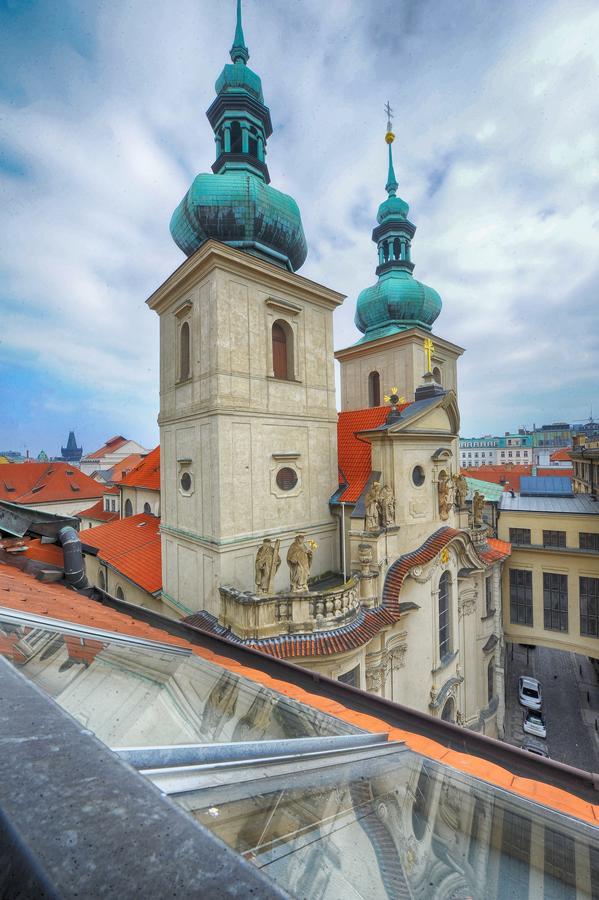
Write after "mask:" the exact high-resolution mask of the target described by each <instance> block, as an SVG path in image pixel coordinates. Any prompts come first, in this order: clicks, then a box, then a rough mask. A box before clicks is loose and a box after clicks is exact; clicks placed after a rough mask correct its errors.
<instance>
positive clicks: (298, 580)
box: [287, 534, 316, 593]
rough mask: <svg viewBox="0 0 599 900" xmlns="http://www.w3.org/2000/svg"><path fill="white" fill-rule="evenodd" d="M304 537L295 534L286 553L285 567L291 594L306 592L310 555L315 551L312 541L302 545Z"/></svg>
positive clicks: (310, 563) (310, 561)
mask: <svg viewBox="0 0 599 900" xmlns="http://www.w3.org/2000/svg"><path fill="white" fill-rule="evenodd" d="M304 537H305V536H304V535H303V534H296V536H295V538H294V539H293V543H292V544H291V547H290V548H289V550H288V551H287V565H288V566H289V580H290V582H291V590H292V592H293V593H299V592H301V591H307V590H308V578H309V577H310V566H311V565H312V554H313V551H314V550H315V549H316V547H315V544H314V541H309V542H308V546H306V544H305V543H304Z"/></svg>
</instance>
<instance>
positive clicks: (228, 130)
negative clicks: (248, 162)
mask: <svg viewBox="0 0 599 900" xmlns="http://www.w3.org/2000/svg"><path fill="white" fill-rule="evenodd" d="M223 131H224V135H225V153H230V152H231V126H230V125H225V127H224V129H223Z"/></svg>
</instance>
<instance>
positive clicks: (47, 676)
mask: <svg viewBox="0 0 599 900" xmlns="http://www.w3.org/2000/svg"><path fill="white" fill-rule="evenodd" d="M15 618H16V617H15V616H11V615H6V616H2V614H0V653H1V654H2V655H4V656H5V657H6V658H7V659H8V660H9V661H11V662H12V663H13V664H14V665H15V666H16V667H17V668H18V669H19V670H20V671H21V672H22V673H23V674H24V675H26V676H27V677H28V678H30V679H31V680H32V681H34V682H35V683H36V684H38V685H39V686H40V687H41V688H43V690H45V691H46V692H47V693H48V694H49V695H50V696H51V697H53V698H54V699H55V700H56V701H57V702H58V703H59V704H60V706H61V707H63V709H65V710H66V711H67V712H69V713H70V714H71V715H72V716H73V717H74V718H75V719H77V721H79V722H81V724H82V725H84V726H85V727H86V728H89V729H90V731H92V732H94V734H96V736H97V737H98V738H100V740H102V741H104V742H105V743H106V744H108V746H110V747H148V746H151V747H153V746H156V745H178V744H201V743H203V744H207V743H217V742H220V743H227V742H237V741H250V740H251V741H262V740H281V739H289V738H303V737H315V736H320V735H336V734H351V733H354V732H356V731H357V729H355V728H353V727H352V726H351V725H348V724H346V723H345V722H342V721H340V720H338V719H335V718H334V717H333V716H329V715H326V714H325V713H321V712H319V711H318V710H315V709H312V708H311V707H308V706H305V705H302V704H301V703H297V702H296V701H294V700H292V699H289V698H287V697H285V696H284V695H282V694H279V693H277V692H276V691H274V690H271V689H270V688H267V687H263V686H261V685H260V684H257V683H255V682H253V681H251V680H250V679H248V678H244V677H242V676H241V675H238V674H236V673H235V672H231V671H228V670H227V669H225V668H223V667H221V666H218V665H216V664H214V663H212V662H209V661H207V660H204V659H202V658H201V657H199V656H197V655H196V654H194V653H191V652H188V651H186V650H181V649H177V648H175V647H173V648H172V649H171V648H169V647H167V646H166V645H161V644H156V645H155V646H153V645H152V643H151V642H147V641H139V640H137V641H136V640H135V639H132V640H130V641H128V640H127V639H124V638H123V637H122V636H118V638H117V636H113V635H110V634H103V633H102V632H100V631H98V632H96V631H94V630H93V629H86V630H83V629H82V628H80V627H73V628H71V627H70V626H63V627H62V628H61V627H60V625H55V626H54V625H53V626H52V627H46V625H45V623H39V622H35V621H33V620H31V621H29V622H27V621H22V622H20V623H19V622H15Z"/></svg>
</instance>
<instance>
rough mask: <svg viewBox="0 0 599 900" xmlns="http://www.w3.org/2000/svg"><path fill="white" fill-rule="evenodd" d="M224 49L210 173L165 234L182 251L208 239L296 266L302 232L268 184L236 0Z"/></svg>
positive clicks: (257, 94)
mask: <svg viewBox="0 0 599 900" xmlns="http://www.w3.org/2000/svg"><path fill="white" fill-rule="evenodd" d="M230 54H231V60H232V64H227V65H225V67H224V68H223V71H222V72H221V74H220V75H219V77H218V79H217V81H216V85H215V89H216V98H215V100H214V102H213V103H212V105H211V106H210V108H209V109H208V111H207V113H206V115H207V117H208V121H209V122H210V125H211V126H212V130H213V131H214V140H215V145H216V160H215V162H214V163H213V165H212V172H213V173H214V174H212V175H209V174H202V175H198V176H197V177H196V178H195V180H194V182H193V184H192V186H191V187H190V189H189V190H188V192H187V194H186V195H185V197H184V198H183V200H182V201H181V203H180V204H179V205H178V207H177V208H176V210H175V212H174V213H173V216H172V219H171V224H170V230H171V235H172V237H173V240H174V241H175V243H176V244H177V246H178V247H180V248H181V250H183V252H184V253H185V254H186V255H187V256H191V254H192V253H195V251H196V250H197V249H198V248H199V247H201V245H202V244H203V243H204V242H205V241H206V240H208V239H209V238H213V239H215V240H218V241H222V242H223V243H226V244H229V245H230V246H232V247H238V248H239V249H242V250H245V251H247V252H248V253H251V254H253V255H255V256H260V257H262V258H264V259H267V260H269V262H272V263H275V264H276V265H280V266H284V267H285V268H288V269H290V270H291V271H296V270H297V269H299V267H300V266H301V265H303V263H304V261H305V259H306V255H307V252H308V248H307V245H306V238H305V236H304V230H303V227H302V221H301V216H300V212H299V209H298V207H297V204H296V202H295V200H293V199H292V198H291V197H289V196H288V195H287V194H283V193H282V192H281V191H277V190H275V188H273V187H271V186H270V175H269V173H268V167H267V165H266V142H267V140H268V138H269V137H270V135H271V134H272V123H271V119H270V112H269V109H268V107H267V106H266V105H265V104H264V96H263V93H262V82H261V80H260V78H259V76H258V75H256V73H255V72H253V71H252V70H251V69H250V68H249V67H248V65H247V61H248V59H249V51H248V48H247V46H246V44H245V37H244V34H243V25H242V21H241V0H237V23H236V28H235V37H234V39H233V46H232V47H231V51H230Z"/></svg>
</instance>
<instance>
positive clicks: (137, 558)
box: [79, 513, 162, 594]
mask: <svg viewBox="0 0 599 900" xmlns="http://www.w3.org/2000/svg"><path fill="white" fill-rule="evenodd" d="M79 537H80V538H81V542H82V543H83V544H88V545H89V546H90V547H95V548H96V549H97V550H98V557H99V558H100V559H101V560H103V561H104V562H105V563H107V564H108V565H109V566H110V567H111V568H113V569H115V570H116V571H117V572H121V573H122V574H123V575H124V576H125V578H128V579H129V580H130V581H133V582H134V584H137V585H139V586H140V587H141V588H143V589H144V590H145V591H148V592H149V593H150V594H154V593H156V591H159V590H160V589H161V587H162V561H161V552H160V519H157V518H156V516H149V515H146V514H145V513H140V514H139V515H137V516H129V517H128V518H126V519H118V521H116V522H108V523H107V524H106V525H98V526H96V528H87V529H85V530H84V531H81V532H80V534H79Z"/></svg>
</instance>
